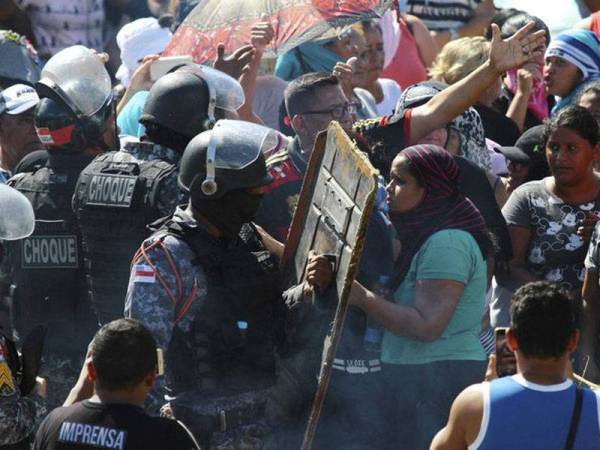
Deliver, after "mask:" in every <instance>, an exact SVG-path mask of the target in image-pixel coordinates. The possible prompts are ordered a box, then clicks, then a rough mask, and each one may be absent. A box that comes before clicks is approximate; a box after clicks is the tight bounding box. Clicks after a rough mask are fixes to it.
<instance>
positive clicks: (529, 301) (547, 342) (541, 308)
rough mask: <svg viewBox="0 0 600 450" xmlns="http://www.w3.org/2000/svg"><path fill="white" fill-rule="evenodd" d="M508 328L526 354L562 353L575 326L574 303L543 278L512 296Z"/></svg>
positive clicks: (546, 355)
mask: <svg viewBox="0 0 600 450" xmlns="http://www.w3.org/2000/svg"><path fill="white" fill-rule="evenodd" d="M510 310H511V317H512V319H511V329H512V330H513V332H514V335H515V338H516V339H517V342H518V344H519V351H520V352H521V353H523V355H525V356H527V357H533V358H541V359H552V358H558V357H560V356H562V355H563V354H564V353H565V351H566V349H567V344H568V342H569V339H570V338H571V336H572V335H573V332H574V331H575V330H576V328H577V325H576V324H577V304H576V302H575V301H574V300H573V299H572V298H571V296H570V295H569V293H568V292H567V291H565V290H564V289H562V288H560V287H559V286H558V285H556V284H552V283H548V282H546V281H538V282H535V283H528V284H526V285H524V286H521V287H520V288H519V289H517V291H516V292H515V293H514V294H513V296H512V299H511V306H510Z"/></svg>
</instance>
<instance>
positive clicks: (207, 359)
mask: <svg viewBox="0 0 600 450" xmlns="http://www.w3.org/2000/svg"><path fill="white" fill-rule="evenodd" d="M165 229H166V231H167V233H168V234H171V235H174V236H176V237H177V238H179V239H182V240H184V241H185V242H186V243H187V244H188V245H189V246H190V247H191V248H192V249H193V250H194V253H195V254H196V257H197V261H196V263H197V264H199V265H200V266H201V267H202V269H203V270H204V272H205V274H206V279H207V283H208V296H207V298H206V301H205V303H204V304H203V305H202V307H201V309H200V312H199V313H198V314H196V317H195V319H194V324H193V333H192V334H193V336H189V335H186V334H184V332H183V331H181V330H180V329H179V327H177V326H176V327H175V330H174V333H173V337H172V339H171V344H170V347H169V349H167V355H166V361H167V372H166V377H167V378H166V382H167V386H168V387H169V389H170V390H172V391H173V393H174V394H177V393H180V392H183V391H189V390H192V389H196V390H200V391H201V392H205V393H206V394H207V395H208V396H210V397H214V396H219V395H234V394H236V393H241V392H248V391H251V390H256V389H263V388H265V387H267V386H269V385H271V384H272V383H273V382H274V379H275V348H276V345H277V343H278V342H279V340H280V337H281V334H282V333H283V329H282V327H283V309H282V308H283V304H282V300H281V293H282V289H281V274H280V272H279V268H278V266H277V265H276V263H275V262H274V260H273V258H272V257H271V255H270V253H269V252H268V251H267V250H266V249H265V247H264V246H263V244H262V242H261V241H260V239H259V237H258V235H257V233H256V230H255V229H254V227H253V226H251V225H249V224H246V225H244V226H243V227H242V230H241V231H240V234H239V237H238V240H237V242H236V243H235V244H226V243H225V242H224V241H223V240H219V239H216V238H214V237H213V236H211V235H209V234H208V233H207V232H206V231H204V229H202V228H201V227H196V228H189V227H187V226H186V225H185V224H183V223H181V222H176V221H173V220H170V221H169V222H167V223H166V224H165V226H164V227H163V230H165ZM244 323H245V324H247V328H245V329H244V325H243V324H244Z"/></svg>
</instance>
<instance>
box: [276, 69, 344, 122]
mask: <svg viewBox="0 0 600 450" xmlns="http://www.w3.org/2000/svg"><path fill="white" fill-rule="evenodd" d="M339 84H340V82H339V80H338V79H337V78H336V77H334V76H333V75H331V74H329V73H320V72H311V73H306V74H304V75H301V76H299V77H298V78H296V79H295V80H293V81H292V82H291V83H290V84H289V85H288V87H287V88H286V89H285V92H284V94H283V95H284V98H285V108H286V110H287V113H288V116H290V117H294V116H295V115H296V114H301V113H302V112H303V111H306V110H308V109H313V108H314V107H315V104H316V103H318V101H319V99H318V96H319V90H320V89H321V88H324V87H327V86H339Z"/></svg>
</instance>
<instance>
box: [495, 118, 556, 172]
mask: <svg viewBox="0 0 600 450" xmlns="http://www.w3.org/2000/svg"><path fill="white" fill-rule="evenodd" d="M498 151H499V152H500V153H502V154H503V155H504V156H506V159H508V160H510V161H514V162H517V163H521V164H527V165H529V174H530V178H531V179H532V180H538V179H541V178H544V177H546V176H548V175H549V173H550V170H549V169H548V163H547V162H546V154H545V150H544V125H538V126H535V127H532V128H530V129H529V130H527V131H526V132H525V133H523V134H522V135H521V137H520V138H519V139H517V142H515V145H514V146H513V147H499V148H498Z"/></svg>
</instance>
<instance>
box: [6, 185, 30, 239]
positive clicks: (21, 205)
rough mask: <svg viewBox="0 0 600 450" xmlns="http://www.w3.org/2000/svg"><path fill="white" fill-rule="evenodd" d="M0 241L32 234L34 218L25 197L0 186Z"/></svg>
mask: <svg viewBox="0 0 600 450" xmlns="http://www.w3.org/2000/svg"><path fill="white" fill-rule="evenodd" d="M0 211H2V214H0V239H2V240H6V241H13V240H16V239H23V238H25V237H27V236H29V235H30V234H31V233H33V228H34V226H35V218H34V215H33V207H32V206H31V203H30V202H29V200H27V197H25V196H24V195H23V194H21V193H20V192H19V191H17V190H16V189H13V188H11V187H10V186H7V185H5V184H0Z"/></svg>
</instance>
